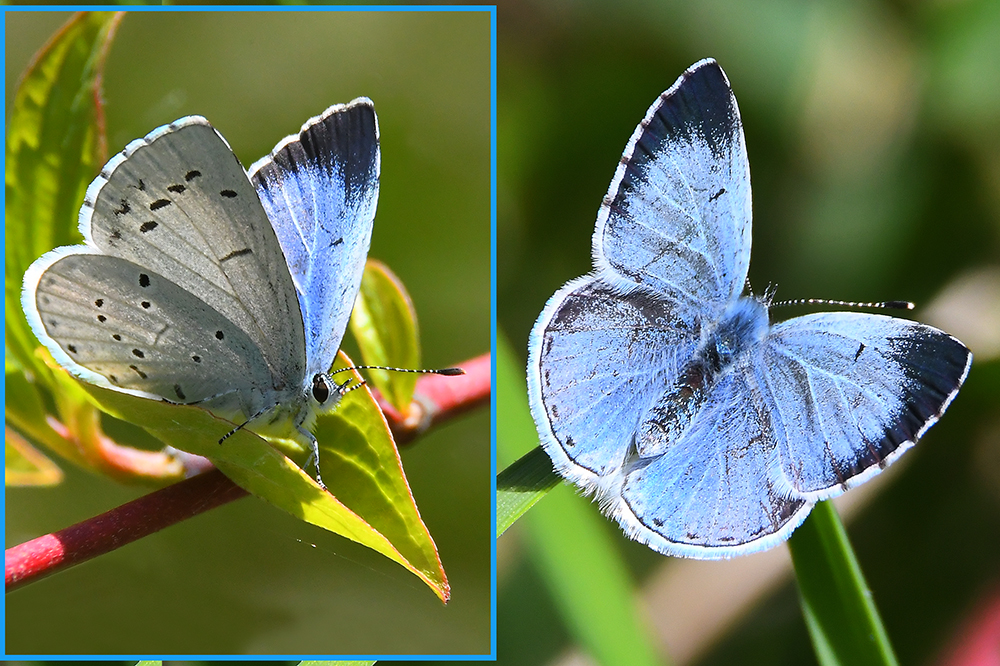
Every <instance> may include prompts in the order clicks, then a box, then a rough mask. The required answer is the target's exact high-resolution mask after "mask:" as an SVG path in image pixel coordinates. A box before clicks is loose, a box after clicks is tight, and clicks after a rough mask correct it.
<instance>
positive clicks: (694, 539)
mask: <svg viewBox="0 0 1000 666" xmlns="http://www.w3.org/2000/svg"><path fill="white" fill-rule="evenodd" d="M758 381H759V379H758V378H757V377H755V376H754V374H753V373H752V372H748V371H747V368H746V367H743V368H736V369H734V371H732V372H728V373H726V374H724V375H723V376H721V377H720V378H719V380H718V382H717V383H715V384H714V385H713V386H712V387H711V388H710V389H708V390H706V391H705V393H704V395H700V396H699V395H698V393H699V392H698V391H697V389H696V390H695V391H694V395H695V396H697V397H696V398H694V399H693V402H695V403H696V405H692V406H695V407H697V409H694V410H692V411H691V415H692V418H691V419H690V421H688V420H686V419H684V418H678V413H679V412H678V410H680V413H683V411H684V410H683V407H680V408H679V407H678V404H679V403H683V402H684V400H685V396H686V398H687V399H688V400H691V399H692V397H691V392H690V391H688V392H682V393H681V394H678V395H674V396H668V397H667V399H665V400H664V401H662V402H661V403H660V404H659V405H658V407H659V408H660V409H658V410H654V411H652V412H650V413H648V416H649V417H650V418H653V419H655V423H643V424H641V425H640V427H639V431H640V432H644V431H648V430H649V429H650V426H651V425H652V426H653V427H654V428H655V430H656V432H657V434H658V435H660V436H654V437H647V438H645V439H647V441H646V442H644V441H643V439H644V438H638V442H637V447H643V446H644V445H645V447H648V448H653V449H656V451H655V455H652V456H648V457H647V456H643V455H640V454H641V451H639V450H637V451H636V452H635V455H633V456H632V457H631V458H630V459H629V461H628V463H627V464H626V467H625V468H624V470H623V481H622V486H621V497H620V499H618V500H617V501H615V502H612V503H610V505H609V506H608V507H606V510H607V512H608V513H609V514H610V515H612V516H613V517H614V518H615V519H616V520H618V522H619V523H621V525H622V527H623V528H624V529H625V531H626V533H628V534H629V536H631V537H632V538H633V539H636V540H638V541H641V542H643V543H645V544H648V545H649V546H650V547H652V548H654V549H656V550H658V551H660V552H661V553H664V554H667V555H676V556H682V557H696V558H699V559H719V558H724V557H732V556H734V555H740V554H744V553H749V552H755V551H758V550H764V549H766V548H770V547H771V546H773V545H775V544H777V543H780V542H781V541H783V540H785V539H787V538H788V535H789V534H790V533H791V532H792V530H794V529H795V528H796V527H797V526H798V525H800V524H801V523H802V521H803V520H804V519H805V517H806V515H808V513H809V510H810V509H811V508H812V503H811V502H809V501H807V500H805V499H803V498H799V497H795V496H794V494H793V493H792V492H791V488H789V486H788V483H787V482H786V481H785V479H784V477H783V476H782V474H781V466H780V462H779V459H778V451H777V442H776V438H775V433H774V431H773V427H772V424H771V422H770V414H769V407H768V405H767V404H766V403H765V402H764V400H763V399H762V396H761V394H760V391H759V390H758V389H757V383H758ZM665 412H669V413H670V416H668V415H667V414H666V413H665ZM671 426H676V428H675V429H674V431H673V432H671V433H670V434H669V435H667V436H663V429H664V428H667V429H670V427H671ZM648 440H652V441H648Z"/></svg>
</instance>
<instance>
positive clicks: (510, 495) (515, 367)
mask: <svg viewBox="0 0 1000 666" xmlns="http://www.w3.org/2000/svg"><path fill="white" fill-rule="evenodd" d="M516 358H517V357H516V355H515V354H514V352H513V351H512V350H511V348H510V344H509V343H508V342H507V338H506V337H504V336H503V334H502V333H500V332H499V331H498V332H497V376H496V390H497V415H498V418H497V457H498V463H499V464H500V465H504V464H506V463H509V462H510V461H512V460H514V459H515V458H517V457H518V456H520V455H521V454H523V453H524V452H525V451H528V453H527V454H526V455H524V456H523V457H522V458H520V459H519V460H517V462H515V463H513V464H512V465H510V466H508V467H507V468H506V469H504V470H503V471H502V472H500V474H498V475H497V536H498V537H499V536H500V535H501V534H503V533H504V532H506V531H507V528H508V527H510V526H511V525H513V524H514V522H515V521H516V520H517V519H518V518H520V517H521V516H522V515H524V512H525V511H527V510H528V509H530V508H531V507H532V505H534V504H535V502H537V501H538V500H539V499H541V498H542V497H544V496H545V495H546V494H547V493H548V492H549V491H550V490H552V488H553V487H555V486H556V484H558V483H559V477H558V476H557V475H556V473H555V472H554V471H553V470H552V462H551V461H550V460H549V457H548V456H547V455H545V452H544V451H542V449H541V448H539V447H538V434H537V432H536V431H535V423H534V421H532V419H531V412H529V411H528V400H527V395H528V392H527V388H526V386H525V383H524V369H523V368H522V367H520V364H519V363H518V361H517V360H516Z"/></svg>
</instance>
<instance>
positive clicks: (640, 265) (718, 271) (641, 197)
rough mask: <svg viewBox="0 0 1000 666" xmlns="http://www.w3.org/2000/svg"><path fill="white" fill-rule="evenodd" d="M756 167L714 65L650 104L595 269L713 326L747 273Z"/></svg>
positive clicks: (616, 185) (619, 175)
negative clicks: (684, 308) (689, 311)
mask: <svg viewBox="0 0 1000 666" xmlns="http://www.w3.org/2000/svg"><path fill="white" fill-rule="evenodd" d="M750 233H751V207H750V166H749V162H748V161H747V154H746V145H745V142H744V139H743V124H742V121H741V120H740V112H739V108H738V107H737V105H736V97H735V96H734V95H733V92H732V90H731V89H730V87H729V80H728V79H727V78H726V75H725V74H724V73H723V71H722V68H721V67H719V65H718V64H717V63H716V62H715V61H714V60H702V61H701V62H699V63H697V64H695V65H693V66H692V67H691V68H690V69H688V70H687V71H686V72H684V74H682V75H681V77H680V78H679V79H677V82H676V83H674V85H673V86H671V88H670V89H669V90H667V91H666V92H664V93H663V94H662V95H660V98H659V99H657V100H656V102H654V103H653V105H652V106H651V107H650V108H649V110H648V111H647V112H646V117H645V118H643V120H642V122H641V123H639V126H638V127H636V129H635V132H634V133H633V134H632V138H631V139H630V140H629V142H628V145H627V146H626V147H625V152H624V154H623V155H622V158H621V161H620V163H619V165H618V169H617V170H616V171H615V176H614V179H613V180H612V181H611V187H610V188H609V189H608V193H607V195H606V196H605V198H604V202H603V204H602V205H601V210H600V213H599V214H598V218H597V228H596V230H595V232H594V249H593V252H594V264H595V266H596V267H597V268H598V269H599V270H600V272H601V274H602V276H604V277H605V279H607V280H608V281H611V282H616V281H618V282H621V283H622V288H623V289H629V288H634V285H640V286H643V287H646V288H648V289H651V290H652V291H654V292H656V293H657V294H660V295H661V296H663V297H665V298H668V299H670V300H673V301H676V302H678V303H682V304H684V305H686V306H687V307H688V308H690V309H692V310H693V311H697V312H700V313H703V315H704V316H706V317H709V318H712V319H714V318H716V317H718V316H719V314H721V311H722V309H723V308H724V307H725V306H726V304H727V303H729V302H730V301H731V300H732V299H733V298H735V297H737V296H739V294H740V293H741V292H742V290H743V284H744V282H745V281H746V276H747V270H748V268H749V266H750Z"/></svg>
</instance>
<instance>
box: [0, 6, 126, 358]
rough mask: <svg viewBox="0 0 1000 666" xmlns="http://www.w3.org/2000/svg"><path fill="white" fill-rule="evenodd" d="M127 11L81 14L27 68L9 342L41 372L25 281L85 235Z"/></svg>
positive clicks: (9, 161) (16, 153)
mask: <svg viewBox="0 0 1000 666" xmlns="http://www.w3.org/2000/svg"><path fill="white" fill-rule="evenodd" d="M122 16H123V15H122V14H116V13H109V12H84V13H79V14H76V15H74V16H73V18H72V19H70V21H69V22H68V23H67V24H66V25H65V26H63V28H62V29H61V30H60V31H59V32H58V33H57V34H56V36H55V37H54V38H53V39H52V40H51V41H50V42H49V43H48V44H47V45H46V46H45V48H43V49H42V50H41V51H40V52H39V53H38V54H37V55H36V56H35V59H34V60H33V61H32V63H31V65H30V66H29V68H28V70H27V71H26V72H25V74H24V76H23V77H22V79H21V82H20V85H19V86H18V89H17V92H16V93H15V95H14V103H13V105H12V108H11V112H10V120H9V122H8V123H7V151H6V172H5V177H6V211H5V213H6V216H5V222H6V230H5V234H6V272H5V281H4V286H5V291H6V293H5V302H4V304H5V309H6V312H5V314H6V334H7V347H8V349H9V350H10V352H11V353H12V354H14V356H15V357H16V358H17V360H18V361H19V362H20V363H21V364H22V365H23V366H24V367H26V368H32V369H34V370H35V371H36V372H37V373H38V374H44V373H45V369H44V365H43V364H42V363H41V362H39V360H38V359H37V358H36V357H35V356H34V354H33V352H34V349H35V348H36V347H37V346H38V343H37V342H36V340H35V337H34V335H32V333H31V330H30V328H29V327H28V323H27V320H26V319H25V318H24V313H23V312H22V311H21V298H20V294H21V279H22V276H23V275H24V271H25V269H27V267H28V265H29V264H30V263H31V262H32V261H34V260H35V259H36V258H38V257H39V256H40V255H42V254H43V253H44V252H47V251H48V250H51V249H52V248H54V247H56V246H58V245H64V244H68V243H74V242H77V241H78V240H79V239H80V235H79V233H78V232H77V230H76V224H77V216H78V214H79V211H80V205H81V203H82V202H83V195H84V192H85V191H86V189H87V185H88V184H89V183H90V181H91V180H92V179H93V178H94V176H95V175H96V174H97V170H98V169H99V168H100V166H101V164H103V163H104V159H105V154H106V152H107V150H106V147H105V141H104V124H103V115H102V107H101V94H100V81H101V75H102V73H103V70H104V62H105V59H106V56H107V53H108V49H109V47H110V45H111V39H112V36H113V35H114V32H115V29H116V28H117V27H118V23H119V22H120V20H121V17H122Z"/></svg>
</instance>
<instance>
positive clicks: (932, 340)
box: [760, 312, 972, 501]
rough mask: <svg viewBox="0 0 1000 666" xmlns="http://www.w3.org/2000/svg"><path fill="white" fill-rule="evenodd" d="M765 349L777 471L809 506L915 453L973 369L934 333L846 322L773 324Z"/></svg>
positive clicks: (846, 318)
mask: <svg viewBox="0 0 1000 666" xmlns="http://www.w3.org/2000/svg"><path fill="white" fill-rule="evenodd" d="M762 349H763V355H762V357H761V366H760V367H761V372H762V373H763V376H764V377H765V382H764V383H765V386H766V393H767V395H768V396H769V401H770V403H771V405H772V416H771V418H772V424H773V426H774V429H775V434H776V437H777V440H778V447H777V450H778V454H779V456H780V458H781V468H782V471H783V473H784V475H785V477H786V478H787V480H788V482H789V484H790V485H791V487H792V488H793V489H794V491H795V492H796V494H798V495H799V496H801V497H805V498H807V499H809V500H810V501H816V500H820V499H825V498H828V497H833V496H835V495H839V494H840V493H842V492H844V491H845V490H847V489H848V488H850V487H852V486H855V485H857V484H859V483H861V482H863V481H865V480H867V479H868V478H870V477H872V476H874V475H875V474H877V473H878V472H879V471H880V470H881V469H883V468H884V467H885V466H886V465H888V464H890V463H891V462H893V461H894V460H895V459H896V458H898V457H899V456H900V455H901V454H902V453H903V452H904V451H906V450H907V449H909V448H910V447H911V446H913V444H914V442H916V440H917V439H918V438H919V437H920V436H921V435H922V434H923V433H924V431H926V430H927V428H929V427H930V426H931V425H933V424H934V423H936V422H937V420H938V419H939V418H940V416H941V415H942V414H943V413H944V411H945V409H947V407H948V405H949V404H951V401H952V400H953V399H954V398H955V395H956V394H957V393H958V389H959V387H960V386H961V385H962V382H964V381H965V377H966V375H967V374H968V372H969V367H970V365H971V363H972V354H971V352H969V350H968V349H967V348H966V347H965V345H963V344H962V343H961V342H959V341H958V340H956V339H955V338H953V337H951V336H950V335H948V334H947V333H944V332H942V331H939V330H937V329H936V328H932V327H930V326H926V325H924V324H919V323H916V322H912V321H908V320H905V319H896V318H893V317H886V316H882V315H872V314H861V313H851V312H831V313H819V314H812V315H807V316H804V317H797V318H794V319H790V320H788V321H785V322H782V323H779V324H776V325H775V326H774V327H772V329H771V331H770V333H769V335H768V337H767V338H766V339H765V341H764V343H763V346H762Z"/></svg>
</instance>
